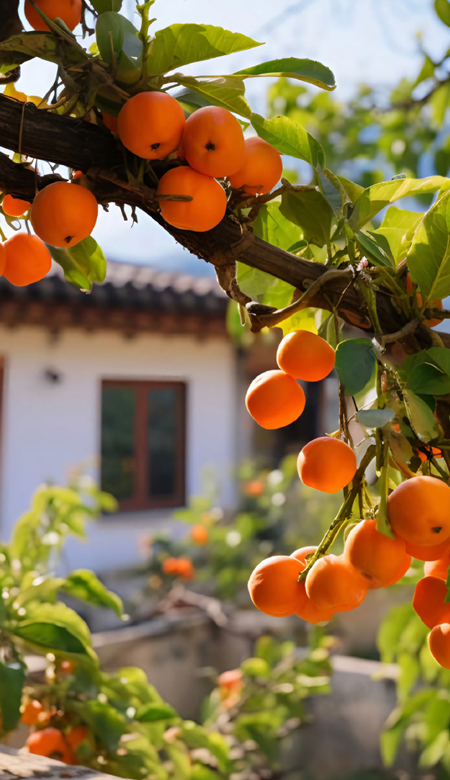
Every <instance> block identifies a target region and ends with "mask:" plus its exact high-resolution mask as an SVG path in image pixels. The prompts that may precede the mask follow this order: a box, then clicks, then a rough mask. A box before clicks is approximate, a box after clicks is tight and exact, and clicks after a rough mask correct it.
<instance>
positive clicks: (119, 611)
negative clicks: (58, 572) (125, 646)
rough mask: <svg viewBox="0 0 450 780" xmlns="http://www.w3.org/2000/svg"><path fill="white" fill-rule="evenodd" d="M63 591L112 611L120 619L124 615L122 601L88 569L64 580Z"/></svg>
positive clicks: (78, 570) (79, 570)
mask: <svg viewBox="0 0 450 780" xmlns="http://www.w3.org/2000/svg"><path fill="white" fill-rule="evenodd" d="M61 590H63V591H64V592H65V593H68V594H69V595H70V596H74V598H76V599H79V600H80V601H84V602H85V603H86V604H92V605H93V606H95V607H104V608H105V609H112V610H114V612H115V613H116V615H118V617H121V616H122V615H123V604H122V599H121V598H120V597H119V596H117V595H116V594H115V593H112V591H110V590H108V588H106V587H105V586H104V585H103V583H102V582H100V580H99V579H98V578H97V577H96V576H95V574H94V572H92V571H89V570H88V569H77V570H76V571H73V572H72V573H71V574H70V575H69V576H68V577H67V579H66V580H64V582H63V584H62V586H61Z"/></svg>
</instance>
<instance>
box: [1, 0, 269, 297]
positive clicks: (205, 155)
mask: <svg viewBox="0 0 450 780" xmlns="http://www.w3.org/2000/svg"><path fill="white" fill-rule="evenodd" d="M34 6H36V7H37V8H39V9H40V10H41V11H42V12H43V13H45V14H46V15H47V16H48V17H49V18H50V19H55V18H58V17H59V18H61V19H62V21H64V22H65V23H66V25H67V26H68V27H69V28H70V29H71V30H73V29H74V28H75V27H76V26H77V24H79V22H80V20H81V12H82V2H81V0H36V2H35V3H34V5H32V4H31V3H30V2H29V0H26V2H25V15H26V18H27V20H28V22H29V23H30V25H31V26H32V27H33V28H34V29H35V30H48V27H47V25H46V23H45V22H44V21H43V19H42V18H41V16H40V15H39V13H38V11H37V10H36V8H35V7H34ZM10 96H11V97H14V98H15V99H19V100H23V101H26V100H28V98H27V97H26V95H22V93H19V92H14V93H11V95H10ZM45 107H47V106H45ZM101 119H102V122H103V124H104V125H105V126H106V127H107V128H108V129H109V130H110V131H111V132H113V133H114V134H115V135H116V136H118V138H119V139H120V141H121V143H122V144H123V146H124V147H125V148H126V149H128V150H129V151H131V152H132V153H133V154H135V155H137V156H138V157H140V158H141V159H143V160H148V161H152V160H165V159H166V158H169V159H170V160H171V161H172V162H173V165H174V167H172V168H170V169H169V170H168V171H167V172H166V173H164V174H163V175H162V176H161V178H160V180H159V183H158V187H157V198H158V201H159V206H160V210H161V214H162V216H163V218H164V219H165V221H166V222H167V223H168V224H169V225H172V226H173V227H175V228H178V229H181V230H194V231H196V232H204V231H207V230H211V229H212V228H214V227H216V225H218V224H219V222H220V221H221V220H222V219H223V217H224V216H225V212H226V208H227V202H228V194H227V193H229V191H230V187H231V188H235V189H238V190H240V191H241V192H242V193H243V194H246V195H252V196H256V195H260V194H263V193H268V192H270V191H271V189H272V188H273V187H274V186H275V185H276V184H277V182H278V181H279V179H280V176H281V173H282V162H281V156H280V154H279V152H278V151H277V150H276V149H275V148H274V147H273V146H271V145H270V144H269V143H267V142H266V141H264V140H263V139H261V138H248V139H244V134H243V131H242V127H241V125H240V123H239V121H238V120H237V119H236V117H235V116H234V115H233V114H232V113H231V112H230V111H227V110H226V109H225V108H220V107H217V106H206V107H204V108H200V109H198V110H196V111H194V113H192V114H191V115H190V116H189V117H188V118H187V119H186V117H185V113H184V111H183V109H182V107H181V105H180V103H179V102H178V100H176V99H175V98H174V97H172V96H171V95H169V94H168V93H166V92H160V91H153V92H141V93H139V94H136V95H134V96H133V97H130V98H129V99H128V100H127V101H126V103H125V104H124V105H123V106H122V108H121V109H120V111H119V113H118V116H117V117H114V116H111V115H109V114H105V113H103V114H102V117H101ZM73 179H74V180H73V181H72V182H65V181H61V182H55V183H53V184H49V185H47V186H46V187H45V188H44V189H42V190H40V191H39V192H38V193H37V195H36V197H35V198H34V200H33V203H32V204H31V203H29V202H28V201H24V200H21V199H18V198H14V197H12V195H11V194H6V195H5V197H4V198H3V201H2V208H3V211H4V212H5V214H7V215H8V216H11V217H22V216H24V215H26V214H28V212H29V219H30V222H31V225H32V227H33V230H34V232H35V234H36V235H35V236H31V235H29V234H26V233H18V234H16V235H15V236H13V238H10V239H9V240H8V241H5V242H4V243H3V244H0V275H1V274H4V276H5V277H6V278H7V279H8V281H10V282H11V283H12V284H14V285H18V286H24V285H28V284H31V283H33V282H36V281H39V280H40V279H42V278H43V277H44V276H45V275H46V274H47V273H48V271H49V270H50V267H51V255H50V252H49V251H48V249H47V247H46V246H45V244H49V245H50V246H54V247H59V248H66V249H67V248H70V247H72V246H74V245H75V244H78V243H79V242H80V241H82V240H83V239H85V238H87V237H88V236H89V235H90V234H91V232H92V230H93V228H94V226H95V224H96V220H97V214H98V204H97V201H96V199H95V197H94V195H93V194H92V192H91V191H90V190H89V189H88V188H87V186H85V185H86V183H87V182H86V181H85V180H84V177H77V175H76V174H75V176H74V177H73ZM219 180H220V181H219Z"/></svg>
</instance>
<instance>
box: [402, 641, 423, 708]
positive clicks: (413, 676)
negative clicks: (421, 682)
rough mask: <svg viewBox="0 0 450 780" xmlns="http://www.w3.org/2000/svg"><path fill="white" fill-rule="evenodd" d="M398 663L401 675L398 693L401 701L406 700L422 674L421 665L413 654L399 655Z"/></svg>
mask: <svg viewBox="0 0 450 780" xmlns="http://www.w3.org/2000/svg"><path fill="white" fill-rule="evenodd" d="M397 663H398V665H399V667H400V675H399V677H398V680H397V692H398V696H399V698H400V699H401V700H404V699H406V697H407V696H408V695H409V693H410V691H411V688H412V687H413V685H414V683H415V682H416V680H417V678H418V677H419V674H420V665H419V662H418V660H417V658H415V657H414V656H413V655H412V654H411V653H408V652H406V653H399V656H398V658H397Z"/></svg>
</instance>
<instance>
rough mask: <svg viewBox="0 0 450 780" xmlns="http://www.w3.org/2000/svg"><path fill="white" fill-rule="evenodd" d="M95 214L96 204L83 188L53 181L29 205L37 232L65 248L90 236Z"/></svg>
mask: <svg viewBox="0 0 450 780" xmlns="http://www.w3.org/2000/svg"><path fill="white" fill-rule="evenodd" d="M97 216H98V203H97V201H96V199H95V196H94V195H93V194H92V192H91V191H90V190H88V189H86V187H81V186H80V185H78V184H72V183H70V182H67V181H56V182H54V183H53V184H49V185H48V186H47V187H44V189H42V190H40V191H39V192H38V194H37V195H36V197H35V199H34V201H33V205H32V206H31V212H30V219H31V224H32V225H33V228H34V232H35V233H36V235H37V236H38V237H39V238H41V239H42V241H45V243H46V244H50V245H51V246H56V247H60V248H64V249H68V248H69V247H71V246H75V244H79V242H80V241H83V239H85V238H87V237H88V236H90V234H91V233H92V231H93V229H94V227H95V223H96V222H97Z"/></svg>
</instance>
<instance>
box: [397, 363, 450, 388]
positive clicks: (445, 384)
mask: <svg viewBox="0 0 450 780" xmlns="http://www.w3.org/2000/svg"><path fill="white" fill-rule="evenodd" d="M406 387H407V388H408V390H412V391H413V392H414V393H417V394H418V395H421V394H422V395H423V394H425V395H427V394H428V395H446V393H450V376H447V374H444V372H443V371H441V370H440V369H439V368H436V366H434V365H432V364H431V363H422V364H421V365H418V366H416V368H414V369H413V370H412V371H411V373H410V374H409V376H408V381H407V383H406Z"/></svg>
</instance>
